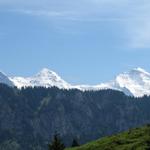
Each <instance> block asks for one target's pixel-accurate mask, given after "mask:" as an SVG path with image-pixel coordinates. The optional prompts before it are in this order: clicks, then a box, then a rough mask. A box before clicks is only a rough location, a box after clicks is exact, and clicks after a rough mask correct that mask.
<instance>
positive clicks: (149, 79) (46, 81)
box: [0, 68, 150, 97]
mask: <svg viewBox="0 0 150 150" xmlns="http://www.w3.org/2000/svg"><path fill="white" fill-rule="evenodd" d="M0 83H5V84H7V85H9V86H16V87H17V88H19V89H20V88H22V87H46V88H48V87H54V86H55V87H58V88H59V89H78V90H81V91H89V90H90V91H92V90H94V91H98V90H103V89H113V90H117V91H122V92H124V93H125V94H126V95H129V96H134V97H142V96H144V95H150V73H148V72H146V71H145V70H144V69H142V68H135V69H132V70H130V71H128V72H124V73H121V74H119V75H117V76H116V77H115V79H114V80H112V81H110V82H107V83H100V84H97V85H72V84H70V83H68V82H66V81H64V80H63V79H62V78H61V77H60V76H59V75H58V74H57V73H55V72H53V71H51V70H49V69H46V68H44V69H42V70H41V71H40V72H39V73H37V74H36V75H34V76H32V77H26V78H25V77H7V76H6V75H5V74H3V73H0Z"/></svg>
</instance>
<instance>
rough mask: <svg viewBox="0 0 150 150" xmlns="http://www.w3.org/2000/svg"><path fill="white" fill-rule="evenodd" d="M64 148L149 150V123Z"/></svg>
mask: <svg viewBox="0 0 150 150" xmlns="http://www.w3.org/2000/svg"><path fill="white" fill-rule="evenodd" d="M66 150H150V125H147V126H144V127H141V128H135V129H131V130H129V131H127V132H123V133H120V134H117V135H114V136H110V137H105V138H102V139H100V140H97V141H93V142H90V143H88V144H85V145H83V146H81V147H77V148H68V149H66Z"/></svg>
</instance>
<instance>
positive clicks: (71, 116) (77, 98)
mask: <svg viewBox="0 0 150 150" xmlns="http://www.w3.org/2000/svg"><path fill="white" fill-rule="evenodd" d="M149 107H150V97H143V98H134V97H128V96H126V95H124V94H123V93H122V92H119V91H113V90H101V91H85V92H83V91H80V90H77V89H71V90H63V89H62V90H61V89H58V88H42V87H35V88H25V89H21V90H19V89H17V88H11V87H8V86H6V85H0V120H1V121H0V133H1V134H0V149H1V147H5V150H9V147H10V146H11V147H13V150H20V149H21V150H34V149H36V150H45V149H47V143H48V142H49V141H51V139H52V137H53V135H54V133H55V132H56V131H57V132H58V133H59V134H60V136H61V137H62V139H63V140H64V142H65V144H66V145H70V144H71V142H72V139H73V138H77V139H78V141H79V142H80V143H85V142H87V141H91V140H94V139H97V138H100V137H103V136H106V135H112V134H114V133H117V132H120V131H123V130H127V129H129V128H131V127H136V126H139V125H143V124H146V123H149V122H150V109H149ZM8 143H9V144H8Z"/></svg>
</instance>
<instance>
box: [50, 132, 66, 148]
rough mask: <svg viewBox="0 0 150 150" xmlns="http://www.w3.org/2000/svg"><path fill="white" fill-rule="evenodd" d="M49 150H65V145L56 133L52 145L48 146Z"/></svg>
mask: <svg viewBox="0 0 150 150" xmlns="http://www.w3.org/2000/svg"><path fill="white" fill-rule="evenodd" d="M48 147H49V150H64V149H65V145H64V144H63V142H62V141H61V139H60V137H59V135H58V134H57V133H55V135H54V138H53V141H52V143H50V144H49V145H48Z"/></svg>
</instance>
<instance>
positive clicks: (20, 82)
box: [10, 68, 70, 89]
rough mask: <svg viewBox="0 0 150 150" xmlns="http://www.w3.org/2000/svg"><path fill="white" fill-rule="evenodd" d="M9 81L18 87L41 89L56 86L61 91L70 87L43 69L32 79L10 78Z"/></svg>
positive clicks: (52, 73) (58, 77)
mask: <svg viewBox="0 0 150 150" xmlns="http://www.w3.org/2000/svg"><path fill="white" fill-rule="evenodd" d="M10 79H11V81H13V82H14V84H15V85H16V86H17V87H18V88H21V87H29V86H31V87H35V86H41V87H53V86H56V87H58V88H62V89H68V88H69V87H70V85H69V84H68V83H67V82H66V81H64V80H63V79H61V77H60V76H58V75H57V74H56V73H55V72H53V71H51V70H49V69H47V68H44V69H42V70H41V71H40V72H39V73H37V74H36V75H34V76H32V77H27V78H23V77H14V78H10Z"/></svg>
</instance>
